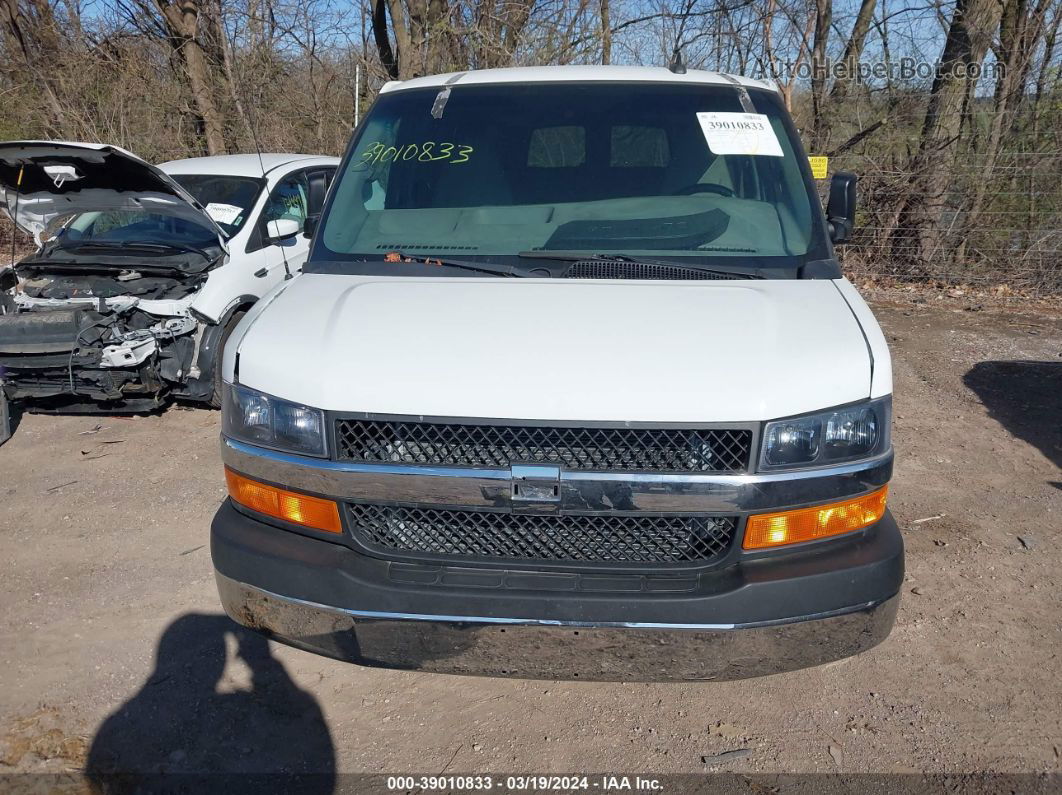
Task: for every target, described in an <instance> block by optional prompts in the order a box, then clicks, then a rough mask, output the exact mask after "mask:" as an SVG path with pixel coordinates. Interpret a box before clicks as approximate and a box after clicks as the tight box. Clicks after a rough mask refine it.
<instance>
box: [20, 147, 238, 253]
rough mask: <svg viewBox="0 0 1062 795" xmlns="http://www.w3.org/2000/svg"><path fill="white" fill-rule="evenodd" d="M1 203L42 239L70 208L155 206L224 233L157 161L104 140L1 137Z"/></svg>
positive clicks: (221, 239) (221, 238)
mask: <svg viewBox="0 0 1062 795" xmlns="http://www.w3.org/2000/svg"><path fill="white" fill-rule="evenodd" d="M0 207H2V208H3V210H4V212H5V213H7V215H8V217H9V218H11V219H12V220H14V222H15V223H16V224H17V225H18V226H19V227H20V228H21V229H22V230H23V231H25V232H27V233H28V234H31V235H33V239H34V240H35V241H36V243H37V245H38V246H39V245H40V244H41V232H43V231H44V228H45V227H46V226H47V225H48V223H49V222H50V221H51V220H52V219H54V218H57V217H58V216H60V215H65V214H67V213H83V212H94V211H101V210H139V209H144V210H151V211H153V212H164V213H170V214H173V215H176V216H178V217H181V218H186V219H188V220H191V221H194V222H197V223H199V224H202V225H204V226H206V227H207V228H209V229H212V230H213V231H214V232H215V234H217V235H218V242H219V243H220V244H221V246H222V248H224V240H225V238H224V235H223V234H222V231H221V229H220V228H219V227H218V225H217V224H216V223H214V221H213V220H212V219H211V218H210V216H208V215H207V214H206V212H205V211H204V210H203V208H202V207H200V205H199V203H198V202H196V200H195V199H193V198H192V196H191V195H190V194H189V193H188V192H187V191H186V190H184V188H182V187H181V186H180V185H178V184H177V183H176V182H174V181H173V179H171V178H170V177H169V176H168V175H167V174H165V173H164V172H163V171H162V170H161V169H159V168H157V167H156V166H153V165H151V164H150V163H147V162H145V161H143V160H141V159H140V158H139V157H137V156H136V155H134V154H132V153H131V152H127V151H125V150H124V149H119V148H118V147H116V146H107V145H104V144H84V143H69V142H66V141H5V142H0Z"/></svg>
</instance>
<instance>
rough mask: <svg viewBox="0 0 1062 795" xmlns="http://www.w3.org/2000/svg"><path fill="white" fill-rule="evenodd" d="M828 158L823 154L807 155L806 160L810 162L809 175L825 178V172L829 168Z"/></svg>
mask: <svg viewBox="0 0 1062 795" xmlns="http://www.w3.org/2000/svg"><path fill="white" fill-rule="evenodd" d="M829 160H830V159H829V158H828V157H826V156H824V155H816V156H814V157H809V158H808V162H809V163H811V176H813V177H814V178H815V179H826V172H827V170H828V169H829Z"/></svg>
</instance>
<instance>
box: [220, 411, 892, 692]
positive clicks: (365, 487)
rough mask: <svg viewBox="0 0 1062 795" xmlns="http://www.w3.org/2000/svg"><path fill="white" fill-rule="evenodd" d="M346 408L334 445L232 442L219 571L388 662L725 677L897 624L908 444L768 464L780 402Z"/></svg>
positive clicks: (266, 605)
mask: <svg viewBox="0 0 1062 795" xmlns="http://www.w3.org/2000/svg"><path fill="white" fill-rule="evenodd" d="M878 406H880V407H884V408H886V410H887V403H879V404H878ZM325 422H326V423H327V425H328V429H329V431H330V433H329V434H328V435H329V436H330V445H331V449H330V450H329V451H328V457H327V458H316V457H310V456H303V455H293V454H290V453H284V452H279V451H274V450H268V449H264V448H262V447H259V446H255V445H251V444H247V443H245V442H242V441H238V440H236V439H233V438H225V439H223V442H222V452H223V458H224V461H225V465H226V474H227V477H228V480H229V490H230V495H231V496H232V499H230V501H228V502H227V503H226V504H225V505H223V506H222V508H221V509H220V510H219V511H218V513H217V515H216V516H215V519H214V522H213V528H212V539H211V540H212V544H211V549H212V554H213V559H214V565H215V568H216V575H217V581H218V589H219V592H220V594H221V599H222V602H223V604H224V607H225V610H226V612H227V613H228V614H229V615H230V616H231V617H232V618H233V619H234V620H236V621H237V622H239V623H241V624H243V625H244V626H247V627H249V628H252V629H255V630H258V631H261V632H264V633H265V634H267V635H268V636H270V637H272V638H275V639H276V640H279V641H282V642H285V643H288V644H291V645H293V646H297V647H300V648H303V649H306V650H309V651H313V652H316V653H319V654H323V655H326V656H329V657H334V658H337V659H341V660H346V661H348V662H353V663H358V664H362V665H372V666H383V667H388V668H401V669H413V670H423V671H433V672H444V673H458V674H480V675H488V676H515V677H523V678H543V679H575V678H578V679H593V680H629V681H633V680H646V681H666V680H700V679H712V680H724V679H740V678H746V677H751V676H760V675H764V674H770V673H776V672H781V671H788V670H794V669H798V668H804V667H808V666H813V665H819V664H822V663H826V662H830V661H833V660H838V659H841V658H843V657H848V656H851V655H854V654H858V653H860V652H863V651H865V650H867V649H869V648H871V647H873V646H875V645H876V644H878V643H879V642H881V641H882V640H883V639H884V638H885V637H886V636H887V635H888V634H889V631H890V629H891V627H892V624H893V620H894V617H895V613H896V607H897V602H898V592H899V589H900V585H901V582H902V580H903V542H902V540H901V537H900V533H899V531H898V529H897V526H896V523H895V521H894V520H893V519H892V517H891V516H890V515H889V513H888V512H887V511H886V510H885V508H884V503H885V491H886V489H887V484H888V481H889V478H890V476H891V473H892V451H891V448H888V447H886V449H884V450H879V451H878V452H876V453H875V454H874V455H873V456H871V457H868V458H866V459H865V460H862V461H859V462H857V463H844V464H838V465H833V466H821V467H817V468H814V469H806V470H801V471H783V472H773V471H769V470H768V471H762V472H758V471H755V470H756V461H757V460H762V455H761V454H760V448H761V446H762V444H763V443H764V438H765V432H766V433H773V434H774V436H775V437H778V436H781V435H784V434H785V433H786V431H785V429H784V428H783V430H782V431H776V430H775V428H777V427H778V424H777V423H753V424H748V425H745V426H743V427H742V426H736V425H730V424H728V425H726V426H725V427H720V426H701V427H696V428H693V427H689V426H685V427H681V428H676V427H662V426H647V427H641V426H629V425H625V426H622V427H608V426H602V425H594V426H586V425H544V424H542V423H519V424H517V423H512V422H510V423H506V424H495V423H493V422H491V421H486V420H483V421H479V422H470V421H461V422H458V421H454V420H445V421H437V420H426V419H424V418H420V417H417V418H394V417H389V418H371V417H365V416H361V417H338V416H333V415H331V414H329V415H327V416H326V419H325ZM822 422H829V420H823V421H822ZM513 458H526V459H529V460H534V459H538V462H536V463H512V462H510V463H509V464H508V465H504V464H505V462H506V460H509V459H513ZM387 459H401V460H397V461H392V460H387ZM547 462H548V463H547ZM554 462H555V463H554ZM632 464H638V465H641V466H642V467H643V471H638V472H633V471H623V470H630V469H631V468H632V467H631V465H632ZM709 465H710V466H711V467H712V469H710V470H709V471H705V469H706V468H707V467H708V466H709ZM724 466H725V468H726V469H725V471H720V469H721V468H722V467H724ZM649 467H652V468H653V469H649ZM658 467H659V469H657V468H658ZM664 467H666V468H667V469H666V470H665V469H663V468H664Z"/></svg>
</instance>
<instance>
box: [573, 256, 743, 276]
mask: <svg viewBox="0 0 1062 795" xmlns="http://www.w3.org/2000/svg"><path fill="white" fill-rule="evenodd" d="M564 278H565V279H679V280H700V279H754V278H756V277H755V276H749V275H746V274H744V273H727V274H722V273H712V272H710V271H704V270H700V269H699V268H686V267H683V266H682V265H655V264H651V263H645V262H624V261H623V260H580V261H579V262H576V263H574V264H573V265H572V266H571V267H570V268H568V270H567V271H565V273H564Z"/></svg>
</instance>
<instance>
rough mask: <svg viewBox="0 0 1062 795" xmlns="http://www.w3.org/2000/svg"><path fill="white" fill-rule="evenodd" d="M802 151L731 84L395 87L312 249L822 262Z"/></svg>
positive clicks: (764, 109) (350, 253)
mask: <svg viewBox="0 0 1062 795" xmlns="http://www.w3.org/2000/svg"><path fill="white" fill-rule="evenodd" d="M750 103H751V105H750ZM749 111H753V112H751V113H750V112H749ZM802 159H804V156H803V154H802V151H801V148H800V145H799V142H798V140H797V137H796V134H795V131H794V129H793V127H792V124H791V122H790V121H789V119H788V115H787V114H786V111H785V109H784V108H783V107H782V105H781V103H780V102H779V100H778V98H777V96H776V95H775V94H773V93H772V92H769V91H766V90H756V89H750V90H749V91H748V97H747V99H745V102H744V104H743V102H742V97H741V93H740V92H739V89H738V87H737V86H730V85H703V84H702V85H666V84H653V83H643V84H639V83H605V82H597V83H552V84H550V83H539V84H523V85H497V84H495V85H467V86H462V85H460V83H458V84H456V85H454V86H453V87H452V88H451V89H450V90H449V92H446V91H440V89H439V88H437V87H435V88H427V89H406V90H398V91H395V92H392V93H387V94H384V95H382V96H381V97H380V98H379V100H378V101H377V102H376V104H375V105H374V107H373V109H372V111H371V112H370V114H369V115H368V117H367V118H366V120H365V123H364V124H363V125H362V127H361V128H360V130H359V132H358V134H357V136H356V138H355V140H354V141H353V143H352V148H351V150H350V152H349V153H348V156H347V160H346V162H345V164H344V167H343V171H342V174H341V176H340V179H339V182H338V184H337V185H336V186H335V190H334V193H333V197H332V200H331V204H330V206H329V208H328V211H327V216H326V218H325V219H324V220H323V222H322V228H321V234H320V235H319V237H318V240H317V241H316V243H315V250H314V255H313V257H314V259H315V260H320V261H326V260H327V261H330V262H336V261H343V260H367V259H376V260H379V259H381V258H382V257H383V256H384V255H385V254H386V253H387V252H389V251H400V252H402V253H404V254H407V255H409V256H416V257H425V256H431V255H434V256H439V257H451V258H453V257H461V258H463V259H465V260H468V259H478V260H481V261H483V260H495V261H501V260H509V258H512V257H515V256H517V255H518V254H519V253H520V252H525V258H526V257H527V256H528V252H532V253H533V252H541V253H542V254H543V255H544V256H545V255H548V254H549V253H550V252H560V251H564V252H575V253H576V254H578V253H579V252H587V254H595V255H596V254H606V255H607V254H610V253H611V254H624V255H626V256H644V257H661V256H664V257H667V258H673V257H674V258H679V257H681V258H682V259H683V260H684V261H685V260H687V258H690V259H697V258H710V261H709V262H705V263H704V265H705V266H706V267H708V266H710V267H712V268H719V267H725V266H726V265H728V264H731V265H734V264H745V265H748V264H754V265H755V266H756V267H766V268H770V267H795V266H799V265H801V264H803V262H804V261H805V260H806V259H808V258H809V257H811V256H812V255H814V256H815V257H822V256H827V254H826V253H825V250H826V249H825V242H824V234H823V230H822V226H823V225H822V223H821V220H820V215H819V213H818V211H817V209H815V210H813V208H814V204H813V202H814V201H816V199H815V197H814V193H813V190H812V186H811V183H810V178H809V176H808V174H807V166H806V160H804V164H803V165H802V163H801V161H802ZM525 261H526V259H525ZM691 264H692V263H691ZM381 267H382V266H381ZM308 269H311V270H312V263H311V265H310V268H308Z"/></svg>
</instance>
